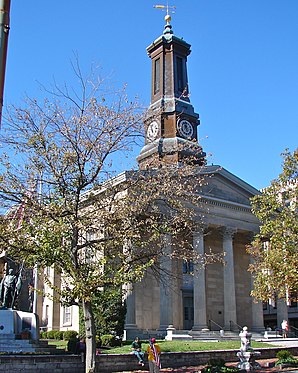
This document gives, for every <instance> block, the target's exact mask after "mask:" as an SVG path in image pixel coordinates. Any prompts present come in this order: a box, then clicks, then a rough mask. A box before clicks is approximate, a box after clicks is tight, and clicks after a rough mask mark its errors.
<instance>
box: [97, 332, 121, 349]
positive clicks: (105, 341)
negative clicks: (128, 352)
mask: <svg viewBox="0 0 298 373" xmlns="http://www.w3.org/2000/svg"><path fill="white" fill-rule="evenodd" d="M100 339H101V345H102V346H106V347H116V346H121V342H122V340H121V338H118V337H116V336H115V335H112V334H105V335H102V336H101V337H100Z"/></svg>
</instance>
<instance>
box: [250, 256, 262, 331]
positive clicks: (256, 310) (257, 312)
mask: <svg viewBox="0 0 298 373" xmlns="http://www.w3.org/2000/svg"><path fill="white" fill-rule="evenodd" d="M250 261H251V263H252V262H253V259H252V258H251V259H250ZM253 288H254V276H253V275H251V289H253ZM251 301H252V305H251V312H252V323H251V330H252V331H253V332H263V331H264V330H265V328H264V316H263V302H262V301H259V300H258V301H257V300H256V299H254V297H251Z"/></svg>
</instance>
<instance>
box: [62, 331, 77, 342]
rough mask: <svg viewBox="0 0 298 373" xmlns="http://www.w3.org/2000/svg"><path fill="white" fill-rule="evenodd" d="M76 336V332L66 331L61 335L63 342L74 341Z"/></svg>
mask: <svg viewBox="0 0 298 373" xmlns="http://www.w3.org/2000/svg"><path fill="white" fill-rule="evenodd" d="M77 335H78V332H77V331H75V330H66V331H65V332H64V333H63V339H64V340H65V341H69V340H70V339H76V338H77Z"/></svg>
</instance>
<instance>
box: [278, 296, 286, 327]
mask: <svg viewBox="0 0 298 373" xmlns="http://www.w3.org/2000/svg"><path fill="white" fill-rule="evenodd" d="M276 309H277V327H278V328H279V329H281V323H282V321H283V320H287V321H289V316H288V306H287V303H286V301H285V300H284V299H277V302H276Z"/></svg>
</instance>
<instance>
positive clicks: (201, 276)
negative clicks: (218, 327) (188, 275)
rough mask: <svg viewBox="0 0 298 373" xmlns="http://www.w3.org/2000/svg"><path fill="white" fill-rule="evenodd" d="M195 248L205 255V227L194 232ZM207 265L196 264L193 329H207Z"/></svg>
mask: <svg viewBox="0 0 298 373" xmlns="http://www.w3.org/2000/svg"><path fill="white" fill-rule="evenodd" d="M193 248H194V251H195V253H197V254H199V255H204V253H205V250H204V227H201V228H200V229H198V230H197V232H195V233H194V234H193ZM205 272H206V271H205V267H203V266H200V265H199V264H195V265H194V280H193V300H194V325H193V328H192V330H194V331H196V330H202V329H207V328H208V327H207V313H206V279H205V275H206V273H205Z"/></svg>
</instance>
